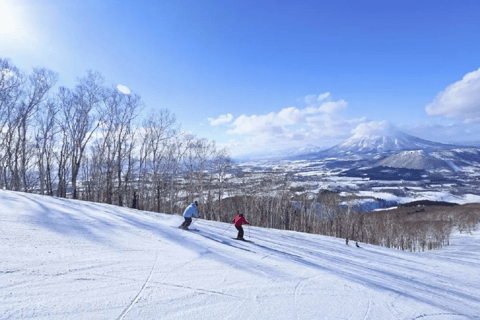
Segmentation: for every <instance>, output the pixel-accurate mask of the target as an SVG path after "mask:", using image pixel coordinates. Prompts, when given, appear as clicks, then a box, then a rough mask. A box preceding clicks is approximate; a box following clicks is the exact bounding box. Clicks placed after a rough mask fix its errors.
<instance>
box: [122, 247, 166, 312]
mask: <svg viewBox="0 0 480 320" xmlns="http://www.w3.org/2000/svg"><path fill="white" fill-rule="evenodd" d="M157 261H158V255H157V257H156V258H155V262H154V263H153V267H152V270H151V271H150V274H149V275H148V278H147V280H146V281H145V283H144V284H143V286H142V288H141V289H140V291H139V292H138V293H137V295H136V296H135V298H133V300H132V302H131V303H130V304H129V305H128V306H127V307H126V308H125V310H123V312H122V314H121V315H120V316H119V317H118V318H117V320H121V319H123V318H124V317H125V315H126V314H127V313H128V311H130V309H132V307H133V306H134V305H135V303H137V301H138V299H139V298H140V295H141V294H142V293H143V291H144V290H145V287H146V286H147V284H148V283H149V282H150V279H151V278H152V274H153V271H154V270H155V266H156V265H157Z"/></svg>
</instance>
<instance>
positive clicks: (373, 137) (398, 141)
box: [327, 127, 457, 154]
mask: <svg viewBox="0 0 480 320" xmlns="http://www.w3.org/2000/svg"><path fill="white" fill-rule="evenodd" d="M455 147H457V146H454V145H449V144H443V143H439V142H433V141H428V140H424V139H420V138H417V137H414V136H411V135H409V134H406V133H404V132H402V131H399V130H396V129H394V128H392V127H388V128H385V129H384V130H381V131H377V132H374V133H372V132H370V133H366V134H361V133H356V134H354V135H353V136H351V137H350V138H349V139H347V140H346V141H344V142H342V143H340V144H338V145H336V146H334V147H332V148H330V149H328V150H327V151H329V152H340V153H355V154H357V153H360V154H362V153H382V152H399V151H406V150H424V151H432V150H438V149H451V148H455Z"/></svg>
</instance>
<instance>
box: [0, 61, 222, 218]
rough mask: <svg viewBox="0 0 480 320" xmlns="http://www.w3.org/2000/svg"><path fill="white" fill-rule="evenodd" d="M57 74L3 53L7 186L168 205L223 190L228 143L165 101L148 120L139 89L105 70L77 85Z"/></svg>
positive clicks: (0, 105) (1, 142)
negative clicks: (131, 90)
mask: <svg viewBox="0 0 480 320" xmlns="http://www.w3.org/2000/svg"><path fill="white" fill-rule="evenodd" d="M57 80H58V75H57V74H55V73H54V72H52V71H49V70H47V69H42V68H38V69H33V71H32V73H30V74H25V73H23V72H21V71H20V70H19V69H17V68H16V67H15V66H14V65H13V64H12V63H11V62H10V61H9V60H7V59H1V58H0V175H1V179H0V188H2V189H7V190H15V191H24V192H37V193H40V194H44V195H51V196H58V197H71V198H73V199H84V200H89V201H96V202H104V203H109V204H116V205H120V206H132V205H134V206H135V207H137V208H139V209H145V210H154V211H162V212H177V211H179V210H181V209H179V204H180V206H183V203H185V202H188V201H191V200H192V199H193V198H195V197H198V196H199V195H200V194H203V193H206V194H211V195H212V196H213V194H214V193H216V192H217V191H215V192H214V191H213V190H211V186H212V183H213V182H214V181H215V182H217V180H221V179H222V177H223V176H224V174H225V172H226V170H227V169H228V167H229V166H230V158H229V157H228V154H227V152H226V150H223V149H222V150H220V149H219V148H217V146H216V145H215V143H214V142H213V141H208V140H206V139H199V138H196V137H195V136H194V135H192V134H187V133H184V132H182V131H181V130H180V126H179V124H178V123H177V122H176V119H175V116H174V115H173V114H171V113H170V112H169V111H168V110H167V109H157V110H155V111H152V112H150V113H148V114H146V116H145V117H144V118H143V119H142V118H141V117H140V115H141V114H143V113H142V112H143V111H144V109H145V105H144V103H143V102H142V100H141V98H140V96H139V95H137V94H124V93H122V92H120V91H119V90H117V88H116V87H113V86H108V85H106V84H105V80H104V78H103V77H102V76H101V75H100V74H99V73H98V72H93V71H89V72H87V74H86V76H84V77H83V78H80V79H78V80H77V83H76V85H75V87H74V88H73V89H71V88H66V87H58V88H56V87H55V86H56V83H57ZM208 181H210V184H208V183H206V182H208ZM215 185H216V186H221V185H222V182H221V181H220V182H218V183H215Z"/></svg>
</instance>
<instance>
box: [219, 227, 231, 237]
mask: <svg viewBox="0 0 480 320" xmlns="http://www.w3.org/2000/svg"><path fill="white" fill-rule="evenodd" d="M231 226H232V225H229V226H228V228H227V229H225V231H223V232H222V234H221V236H222V235H223V234H224V233H225V232H227V230H228V229H230V227H231Z"/></svg>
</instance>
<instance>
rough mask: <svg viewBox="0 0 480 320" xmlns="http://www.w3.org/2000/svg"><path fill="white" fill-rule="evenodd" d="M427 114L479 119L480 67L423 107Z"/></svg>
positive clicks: (471, 119) (466, 119)
mask: <svg viewBox="0 0 480 320" xmlns="http://www.w3.org/2000/svg"><path fill="white" fill-rule="evenodd" d="M425 111H426V113H427V115H429V116H434V115H441V116H445V117H447V118H457V119H462V120H465V121H467V122H472V121H477V120H479V119H480V68H479V69H478V70H476V71H473V72H469V73H467V74H466V75H465V76H464V77H463V79H462V80H460V81H457V82H455V83H453V84H451V85H449V86H448V87H447V88H446V89H445V91H443V92H440V93H439V94H438V95H437V97H436V98H435V99H434V100H433V102H432V103H430V104H429V105H427V106H426V107H425Z"/></svg>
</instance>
